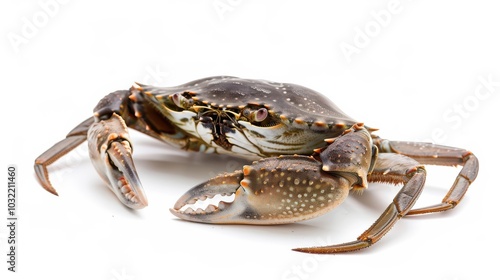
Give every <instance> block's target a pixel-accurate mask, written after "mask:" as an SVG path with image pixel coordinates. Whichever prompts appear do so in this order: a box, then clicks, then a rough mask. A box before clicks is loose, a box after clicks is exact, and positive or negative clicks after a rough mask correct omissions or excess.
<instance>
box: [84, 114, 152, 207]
mask: <svg viewBox="0 0 500 280" xmlns="http://www.w3.org/2000/svg"><path fill="white" fill-rule="evenodd" d="M88 143H89V152H90V158H91V160H92V163H93V165H94V167H95V169H96V170H97V172H98V173H99V175H101V177H102V178H103V180H104V181H105V182H106V183H107V185H108V187H109V188H110V189H111V190H112V191H113V192H114V193H115V195H116V196H117V197H118V199H119V200H120V201H121V202H122V203H123V204H125V205H126V206H128V207H130V208H133V209H141V208H144V207H146V206H147V205H148V200H147V198H146V196H145V194H144V189H143V187H142V184H141V182H140V180H139V176H138V175H137V172H136V170H135V166H134V162H133V160H132V147H131V145H130V140H129V136H128V130H127V126H126V125H125V122H124V121H123V119H122V118H121V117H120V116H118V115H117V114H115V113H113V115H111V117H110V118H109V119H105V120H101V121H99V122H96V123H94V124H93V125H92V126H91V127H90V129H89V131H88Z"/></svg>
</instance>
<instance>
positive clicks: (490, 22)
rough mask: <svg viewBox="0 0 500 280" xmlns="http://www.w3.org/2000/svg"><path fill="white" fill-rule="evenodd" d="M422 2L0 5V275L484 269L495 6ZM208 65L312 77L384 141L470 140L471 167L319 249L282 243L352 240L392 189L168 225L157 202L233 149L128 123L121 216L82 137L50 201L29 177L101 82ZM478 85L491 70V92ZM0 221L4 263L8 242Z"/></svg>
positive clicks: (456, 277)
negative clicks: (458, 178) (193, 149)
mask: <svg viewBox="0 0 500 280" xmlns="http://www.w3.org/2000/svg"><path fill="white" fill-rule="evenodd" d="M188 2H189V3H188ZM261 2H264V1H261ZM436 2H437V1H409V0H401V1H388V0H386V1H342V2H340V1H337V2H333V1H307V3H306V1H303V2H299V1H265V3H256V1H245V0H207V1H180V0H179V1H137V2H131V1H128V2H125V1H107V2H105V3H104V1H71V0H68V1H65V2H64V3H63V1H62V0H61V2H55V0H52V1H49V0H40V1H14V0H8V1H2V4H1V7H0V21H1V25H0V26H1V27H0V28H1V31H0V33H1V34H2V37H1V38H2V39H1V41H0V47H1V56H2V57H1V60H0V61H1V62H0V71H1V73H0V77H1V78H0V79H1V81H2V92H3V93H2V110H1V114H2V123H3V133H2V137H1V138H0V139H1V140H0V141H1V143H2V144H1V145H0V149H1V164H0V166H1V167H2V168H5V169H6V168H7V165H8V164H16V165H17V168H18V193H17V194H18V217H19V221H18V224H19V225H18V232H17V238H18V251H17V254H18V263H17V269H18V271H19V272H18V273H16V274H14V273H10V272H7V264H6V262H5V261H2V264H1V265H0V271H1V273H0V275H6V276H8V278H7V279H40V278H43V279H48V278H49V277H50V279H63V278H64V279H107V280H109V279H115V280H120V279H172V278H173V277H174V276H175V277H176V279H179V278H180V277H182V278H186V279H215V278H217V279H259V278H260V279H367V278H369V279H380V278H384V279H440V280H463V279H481V278H488V279H493V278H495V277H498V275H499V272H498V258H496V253H498V251H499V249H500V246H499V245H498V236H497V234H498V230H496V229H498V215H497V213H498V211H499V210H498V208H497V206H498V199H499V197H500V188H499V186H498V178H497V175H498V174H499V172H498V163H497V162H498V157H499V154H500V153H499V152H498V138H497V137H496V135H497V134H496V133H497V132H496V130H498V125H497V122H498V120H499V116H500V114H499V109H498V108H499V105H500V96H499V95H500V84H499V83H500V41H499V38H500V37H499V33H498V28H499V26H500V17H499V16H498V11H499V8H500V7H499V5H497V4H496V2H495V1H468V2H466V1H460V3H457V2H458V1H439V3H436ZM464 2H465V3H464ZM44 3H51V4H44ZM348 46H349V47H348ZM346 48H349V50H350V51H352V52H351V53H345V50H346ZM343 49H344V51H343ZM211 75H233V76H240V77H246V78H260V79H267V80H273V81H279V82H291V83H296V84H301V85H304V86H307V87H310V88H312V89H315V90H317V91H320V92H322V93H324V94H325V95H327V96H329V97H330V98H331V99H332V100H334V102H335V103H336V104H337V105H339V106H340V107H341V108H342V109H343V110H344V111H345V112H346V113H348V114H349V115H351V116H353V117H354V118H356V119H357V120H359V121H363V122H365V123H366V124H367V125H370V126H371V127H377V128H379V129H380V131H379V132H378V134H379V135H381V136H382V137H385V138H388V139H394V140H411V141H422V140H424V141H429V140H433V141H435V142H437V143H440V144H444V145H450V146H457V147H462V148H467V149H470V150H471V151H473V152H474V153H475V154H476V155H477V156H478V158H479V162H480V173H479V177H478V179H477V180H476V182H475V183H474V184H473V185H472V186H471V188H470V189H469V192H468V193H467V195H466V196H465V198H464V200H463V201H462V203H461V204H460V205H459V207H458V208H456V209H455V210H453V211H450V212H448V213H442V214H436V215H428V216H421V217H411V218H405V219H403V220H401V221H400V222H399V223H397V224H396V226H395V227H394V228H393V230H392V231H390V232H389V233H388V234H387V235H386V236H385V237H384V238H383V239H382V240H381V241H380V242H379V243H377V244H376V245H375V246H373V247H371V248H368V249H366V250H363V251H359V252H355V253H349V254H343V255H331V256H313V255H308V254H301V253H297V252H293V251H291V250H290V249H291V248H295V247H301V246H318V245H326V244H334V243H342V242H347V241H352V240H354V239H355V238H356V237H357V236H358V235H359V234H360V233H361V232H362V231H364V230H365V229H366V228H367V227H369V226H370V225H371V223H372V222H373V221H375V219H376V218H377V217H378V215H379V214H380V213H381V212H382V211H383V210H384V209H385V207H386V206H387V205H388V204H389V203H390V201H391V199H392V197H393V196H394V194H395V193H396V192H397V190H398V189H399V187H393V186H388V185H381V184H372V185H371V186H370V188H369V189H368V190H367V191H366V192H365V193H364V194H363V195H361V196H359V195H354V194H353V195H351V196H350V197H348V199H347V200H346V202H345V203H344V204H342V205H341V206H339V208H337V209H336V210H335V211H332V212H330V213H328V214H326V215H324V216H322V217H320V218H317V219H315V220H311V221H306V222H301V223H298V224H292V225H283V226H220V225H205V224H195V223H188V222H182V221H179V220H178V219H176V218H175V217H174V216H172V215H171V214H170V213H169V211H168V209H169V208H170V207H172V206H173V205H174V203H175V201H176V200H177V198H178V197H180V196H181V195H182V194H183V193H184V192H185V191H187V190H188V189H189V188H190V187H192V186H194V185H196V184H198V183H200V182H202V181H204V180H206V179H208V178H209V177H211V176H213V175H214V174H217V173H219V172H224V171H232V170H233V169H236V168H239V166H241V165H242V164H244V162H242V161H236V160H233V159H231V158H218V157H213V156H205V155H196V154H188V153H182V152H178V151H175V150H172V149H170V148H168V147H166V146H165V145H163V144H162V143H160V142H158V141H156V140H153V139H150V138H147V137H144V136H142V135H140V134H139V133H132V137H133V140H134V144H135V162H136V165H137V169H138V171H139V174H140V176H141V179H142V182H143V185H144V186H145V188H146V191H147V195H148V198H149V202H150V203H149V204H150V206H149V207H147V208H146V209H144V210H141V211H131V210H129V209H126V208H125V207H123V206H122V205H121V204H120V203H119V202H118V201H117V199H115V197H114V196H113V194H112V193H111V192H110V191H108V190H107V188H106V187H105V186H104V185H103V183H102V182H101V180H100V178H99V177H98V175H97V174H96V172H95V171H94V170H93V167H92V165H91V163H90V161H89V159H88V157H87V156H86V154H85V153H86V147H85V145H82V146H81V147H79V148H78V149H76V150H75V152H73V153H71V154H69V155H68V156H66V157H64V158H62V159H61V160H60V161H59V162H58V163H57V164H56V165H55V166H53V167H52V168H51V171H52V173H51V175H52V177H51V178H52V182H53V185H54V187H55V188H56V189H57V190H58V191H59V194H60V196H59V197H56V196H53V195H51V194H49V193H48V192H46V191H44V190H43V189H42V188H41V187H40V185H39V184H38V183H37V182H36V180H35V178H34V172H33V168H32V165H33V161H34V159H35V158H36V157H37V156H38V155H39V154H41V153H42V152H43V151H45V150H46V149H47V148H49V147H50V146H51V145H52V144H54V143H56V142H57V141H59V140H61V139H63V138H64V137H65V135H66V133H67V132H69V131H70V130H71V129H72V128H73V127H74V126H75V125H77V124H78V123H80V121H82V120H84V119H86V118H87V117H89V116H90V115H91V114H92V109H93V108H94V106H95V104H97V102H98V101H99V99H100V98H101V97H102V96H104V95H105V94H107V93H109V92H111V91H114V90H117V89H127V88H129V87H130V86H131V85H132V83H133V82H134V81H138V82H143V83H149V84H154V85H158V86H173V85H177V84H181V83H185V82H187V81H190V80H194V79H198V78H202V77H206V76H211ZM481 80H491V82H492V84H490V86H489V91H488V88H487V87H485V86H484V82H481ZM476 90H477V91H476ZM428 171H429V172H428V175H429V176H428V180H427V187H426V190H425V192H424V194H423V195H422V197H421V200H420V201H419V202H418V205H421V206H423V205H427V204H434V203H437V202H438V201H440V200H441V198H442V197H443V196H444V194H445V193H446V191H447V189H448V188H449V186H450V185H451V184H452V182H453V181H454V177H455V175H456V174H457V173H458V171H459V169H458V168H429V169H428ZM6 173H7V172H6V171H5V172H4V173H3V174H4V175H3V178H4V179H3V181H4V182H5V181H7V174H6ZM0 178H1V176H0ZM0 180H1V179H0ZM4 186H6V184H4ZM2 193H4V194H3V195H1V196H0V197H1V203H0V209H1V210H0V213H4V214H2V215H0V216H3V217H6V212H7V211H6V209H7V206H6V200H7V195H6V190H5V188H4V191H2ZM5 219H6V218H5ZM6 223H7V221H6V220H5V224H6ZM3 224H4V222H2V226H0V252H1V255H2V257H0V260H5V259H6V254H7V237H8V232H7V227H6V226H5V225H3ZM327 277H328V278H327ZM1 278H2V279H6V278H4V276H1ZM497 279H498V278H497Z"/></svg>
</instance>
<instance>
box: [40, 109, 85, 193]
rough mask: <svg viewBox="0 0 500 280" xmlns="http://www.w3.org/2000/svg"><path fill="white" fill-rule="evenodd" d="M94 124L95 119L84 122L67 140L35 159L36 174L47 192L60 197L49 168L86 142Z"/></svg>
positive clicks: (71, 132)
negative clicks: (50, 178) (51, 180)
mask: <svg viewBox="0 0 500 280" xmlns="http://www.w3.org/2000/svg"><path fill="white" fill-rule="evenodd" d="M92 123H94V118H92V117H91V118H88V119H87V120H85V121H83V122H82V123H81V124H79V125H77V126H76V127H75V128H74V129H73V130H71V131H70V132H69V133H68V135H66V138H65V139H63V140H61V141H59V142H58V143H56V144H55V145H54V146H52V147H51V148H50V149H48V150H47V151H45V152H44V153H43V154H41V155H40V156H39V157H37V158H36V159H35V166H34V168H35V174H36V177H37V178H38V181H39V182H40V184H42V186H43V188H44V189H45V190H47V191H48V192H50V193H52V194H54V195H58V194H57V191H56V190H55V189H54V187H53V186H52V184H51V183H50V180H49V172H48V170H47V167H48V166H49V165H51V164H52V163H54V162H55V161H56V160H58V159H59V158H61V157H62V156H64V155H65V154H67V153H69V152H70V151H72V150H73V149H75V148H76V147H78V146H79V145H80V144H81V143H83V142H85V140H87V131H88V129H89V127H90V125H91V124H92Z"/></svg>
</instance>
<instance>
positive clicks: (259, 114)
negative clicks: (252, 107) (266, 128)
mask: <svg viewBox="0 0 500 280" xmlns="http://www.w3.org/2000/svg"><path fill="white" fill-rule="evenodd" d="M253 117H254V118H253V119H254V121H256V122H262V121H264V120H265V119H266V118H267V109H266V108H260V109H259V110H257V111H255V112H253Z"/></svg>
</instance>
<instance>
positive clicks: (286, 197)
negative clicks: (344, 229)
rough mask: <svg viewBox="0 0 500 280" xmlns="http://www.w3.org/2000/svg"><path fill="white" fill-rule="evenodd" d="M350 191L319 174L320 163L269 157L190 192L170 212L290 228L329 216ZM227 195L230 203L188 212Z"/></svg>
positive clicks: (343, 180)
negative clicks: (202, 202)
mask: <svg viewBox="0 0 500 280" xmlns="http://www.w3.org/2000/svg"><path fill="white" fill-rule="evenodd" d="M350 186H351V182H350V181H349V180H347V179H346V178H344V177H340V176H331V175H329V174H327V173H325V172H323V171H322V170H321V165H320V163H319V162H318V161H316V160H314V159H312V158H310V157H305V156H283V157H278V158H268V159H264V160H260V161H258V162H254V163H253V165H251V166H244V167H243V170H242V171H237V172H234V173H231V174H224V175H219V176H217V177H215V178H213V179H211V180H209V181H207V182H206V183H203V184H201V185H198V186H196V187H194V188H192V189H191V190H190V191H188V192H187V193H186V194H185V195H184V196H182V197H181V198H180V199H179V200H178V201H177V203H176V204H175V206H174V208H173V209H171V212H172V213H173V214H174V215H175V216H177V217H179V218H181V219H184V220H189V221H194V222H202V223H221V224H284V223H293V222H298V221H302V220H306V219H311V218H314V217H317V216H319V215H322V214H324V213H326V212H328V211H330V210H331V209H333V208H334V207H336V206H337V205H339V204H340V203H341V202H342V201H343V200H344V199H345V198H346V197H347V195H348V192H349V188H350ZM232 193H234V201H233V202H221V203H219V205H218V206H209V207H207V209H205V210H198V209H197V210H198V211H194V210H189V209H190V208H189V206H190V205H194V204H195V203H196V201H198V200H202V199H205V198H206V197H213V196H215V195H217V194H232ZM183 209H184V210H183Z"/></svg>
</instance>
